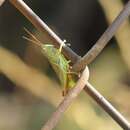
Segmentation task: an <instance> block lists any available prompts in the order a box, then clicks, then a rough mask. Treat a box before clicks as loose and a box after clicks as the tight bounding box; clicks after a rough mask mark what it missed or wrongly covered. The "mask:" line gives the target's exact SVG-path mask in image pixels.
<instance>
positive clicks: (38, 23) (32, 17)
mask: <svg viewBox="0 0 130 130" xmlns="http://www.w3.org/2000/svg"><path fill="white" fill-rule="evenodd" d="M9 1H10V2H11V3H12V4H13V5H14V6H15V7H16V8H17V9H18V10H19V11H20V12H21V13H22V14H23V15H24V16H25V17H26V18H27V19H28V20H29V21H30V22H31V23H32V24H33V25H34V26H35V27H36V28H37V29H38V30H39V31H40V32H41V33H43V34H44V35H46V36H47V37H48V38H49V39H51V40H52V44H54V45H55V46H56V47H59V46H60V45H61V44H64V43H63V41H62V40H61V39H60V38H59V37H58V36H57V35H56V34H55V33H54V32H53V31H52V30H51V29H50V28H49V27H48V26H47V25H46V24H45V23H44V22H43V21H42V20H41V19H40V17H39V16H37V15H36V14H35V13H34V12H33V11H32V9H31V8H29V7H28V6H27V5H26V4H25V3H24V1H23V0H9ZM63 53H64V55H65V56H66V57H67V58H68V59H71V61H72V62H73V63H74V62H76V61H77V60H78V59H79V58H80V56H78V55H77V54H76V53H75V52H74V51H72V50H71V49H70V48H69V47H67V46H64V47H63Z"/></svg>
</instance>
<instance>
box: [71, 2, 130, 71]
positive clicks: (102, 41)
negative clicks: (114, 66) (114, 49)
mask: <svg viewBox="0 0 130 130" xmlns="http://www.w3.org/2000/svg"><path fill="white" fill-rule="evenodd" d="M113 6H114V5H113ZM129 15H130V0H129V1H128V3H127V4H126V6H125V7H124V9H123V10H122V11H121V12H120V14H119V15H118V16H117V18H116V19H115V20H114V21H113V23H112V24H111V25H110V26H109V27H108V28H107V30H106V31H105V32H104V33H103V35H102V36H101V37H100V38H99V40H98V41H97V42H96V43H95V45H94V46H93V47H92V49H90V51H89V52H88V53H87V54H86V55H85V56H84V57H82V58H81V59H80V60H79V61H78V62H77V63H76V64H74V66H73V70H75V71H80V70H82V69H83V68H84V67H85V66H86V65H87V64H89V63H91V62H92V61H93V60H94V59H95V58H96V56H97V55H99V53H100V52H101V51H102V50H103V48H104V47H105V46H106V45H107V43H108V42H109V41H110V39H111V38H112V37H113V35H114V34H115V33H116V31H117V29H118V28H119V27H120V25H121V24H122V23H123V22H124V21H125V20H126V18H127V17H128V16H129Z"/></svg>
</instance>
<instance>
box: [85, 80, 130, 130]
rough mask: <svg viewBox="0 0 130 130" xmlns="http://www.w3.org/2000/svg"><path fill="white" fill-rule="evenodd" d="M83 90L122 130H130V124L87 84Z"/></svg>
mask: <svg viewBox="0 0 130 130" xmlns="http://www.w3.org/2000/svg"><path fill="white" fill-rule="evenodd" d="M84 89H85V91H86V92H87V93H88V94H89V95H90V96H91V97H92V98H93V99H94V100H95V101H96V102H97V104H99V105H100V106H101V108H103V109H104V110H105V111H106V112H107V113H108V114H109V115H110V116H111V117H112V118H113V119H114V120H115V121H116V122H117V123H118V124H119V125H120V126H121V127H122V128H123V129H124V130H130V123H129V122H128V121H127V120H126V119H125V118H124V117H123V116H122V115H121V114H120V113H119V112H118V111H117V110H116V109H115V108H114V107H113V106H112V105H111V104H110V103H109V102H108V101H107V100H106V99H105V98H104V97H103V96H102V95H101V94H100V93H99V92H98V91H97V90H96V89H95V88H94V87H93V86H92V85H91V84H90V83H89V82H87V84H86V86H85V88H84Z"/></svg>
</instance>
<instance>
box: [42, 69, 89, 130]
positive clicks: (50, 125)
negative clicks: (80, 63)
mask: <svg viewBox="0 0 130 130" xmlns="http://www.w3.org/2000/svg"><path fill="white" fill-rule="evenodd" d="M88 78H89V70H88V67H87V66H86V68H85V70H84V71H83V73H82V75H81V77H80V79H79V80H78V82H77V83H76V85H75V87H74V88H73V89H72V90H70V91H69V93H68V94H67V96H66V97H65V98H64V100H63V101H62V102H61V103H60V105H59V106H58V108H57V109H56V111H55V112H54V113H53V114H52V116H51V118H50V119H49V120H48V122H47V123H46V124H45V125H44V126H43V128H42V129H41V130H52V129H53V128H54V127H55V126H56V124H57V123H58V121H59V119H60V118H61V116H62V114H63V113H64V112H65V110H66V109H67V108H68V107H69V105H70V104H71V103H72V101H73V100H74V99H75V98H76V97H77V96H78V95H79V93H80V92H81V91H82V89H83V88H84V87H85V84H86V83H87V82H88Z"/></svg>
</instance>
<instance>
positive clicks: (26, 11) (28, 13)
mask: <svg viewBox="0 0 130 130" xmlns="http://www.w3.org/2000/svg"><path fill="white" fill-rule="evenodd" d="M9 1H10V2H11V3H12V4H13V5H14V6H15V7H16V8H17V9H18V10H19V11H20V12H22V14H23V15H24V16H25V17H27V18H28V19H29V21H30V22H31V23H32V24H33V25H34V26H35V27H36V28H37V29H38V30H40V31H41V32H43V33H44V32H45V34H46V35H49V38H50V39H53V41H55V42H54V43H53V44H55V45H57V46H58V47H59V46H60V44H61V43H62V40H60V39H59V37H58V36H56V34H55V33H54V32H52V30H50V29H48V26H47V25H46V24H45V23H44V22H43V21H42V20H41V19H40V18H39V17H38V16H37V15H36V14H35V13H34V12H33V11H32V10H31V9H30V8H29V7H28V6H27V5H26V4H25V3H24V2H23V1H22V0H9ZM129 5H130V1H129V2H128V3H127V5H126V7H125V8H124V10H123V11H122V12H124V13H121V14H120V16H118V18H117V19H116V20H115V21H114V23H112V25H110V27H109V28H108V29H107V31H106V32H105V33H104V34H103V36H101V38H100V39H104V40H101V41H102V43H107V42H108V41H109V40H110V36H111V37H112V36H113V35H114V33H115V31H112V30H117V28H118V27H119V25H120V24H116V26H115V27H113V24H114V25H115V23H121V22H123V20H125V18H127V16H128V14H129V10H128V6H129ZM117 25H118V26H117ZM46 27H47V29H46ZM111 32H113V33H112V34H111ZM53 34H54V36H53ZM107 37H108V38H107ZM105 38H106V39H107V40H106V39H105ZM106 41H107V42H106ZM98 43H99V41H98ZM95 46H98V45H95ZM67 48H68V47H67ZM93 48H95V47H93ZM96 48H98V47H96ZM63 50H64V48H63ZM66 50H68V52H67V51H66V53H64V54H65V56H67V57H68V59H70V60H71V61H72V63H75V61H77V60H78V59H80V57H79V56H78V55H77V54H74V52H73V53H71V52H72V50H71V51H70V49H66ZM69 51H70V52H69ZM94 51H96V52H94ZM67 53H68V54H67ZM91 53H92V54H91ZM66 54H67V55H66ZM95 54H96V55H97V54H99V52H98V51H97V49H92V51H91V50H90V52H89V58H88V60H89V62H88V63H90V61H92V60H93V59H94V58H95V57H96V55H95ZM91 55H94V56H91ZM90 58H92V60H91V59H90ZM93 89H94V88H93V87H92V86H91V87H87V86H86V87H85V91H86V92H87V93H88V94H89V95H90V96H91V97H92V98H93V99H94V100H95V101H96V102H97V103H98V104H99V105H100V106H101V107H102V108H103V109H104V110H105V111H106V112H107V113H108V114H110V115H111V117H112V118H113V119H114V120H115V121H116V122H117V123H118V124H119V125H120V126H121V127H122V128H128V129H126V130H129V123H126V122H127V121H125V120H124V118H123V117H122V116H120V114H118V113H119V112H117V111H116V110H115V109H114V108H113V107H111V105H110V103H108V101H106V100H105V99H104V100H105V101H103V100H102V98H100V97H101V94H100V95H97V93H96V92H95V91H93ZM98 94H99V93H98ZM58 118H59V117H58ZM120 121H121V123H120Z"/></svg>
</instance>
